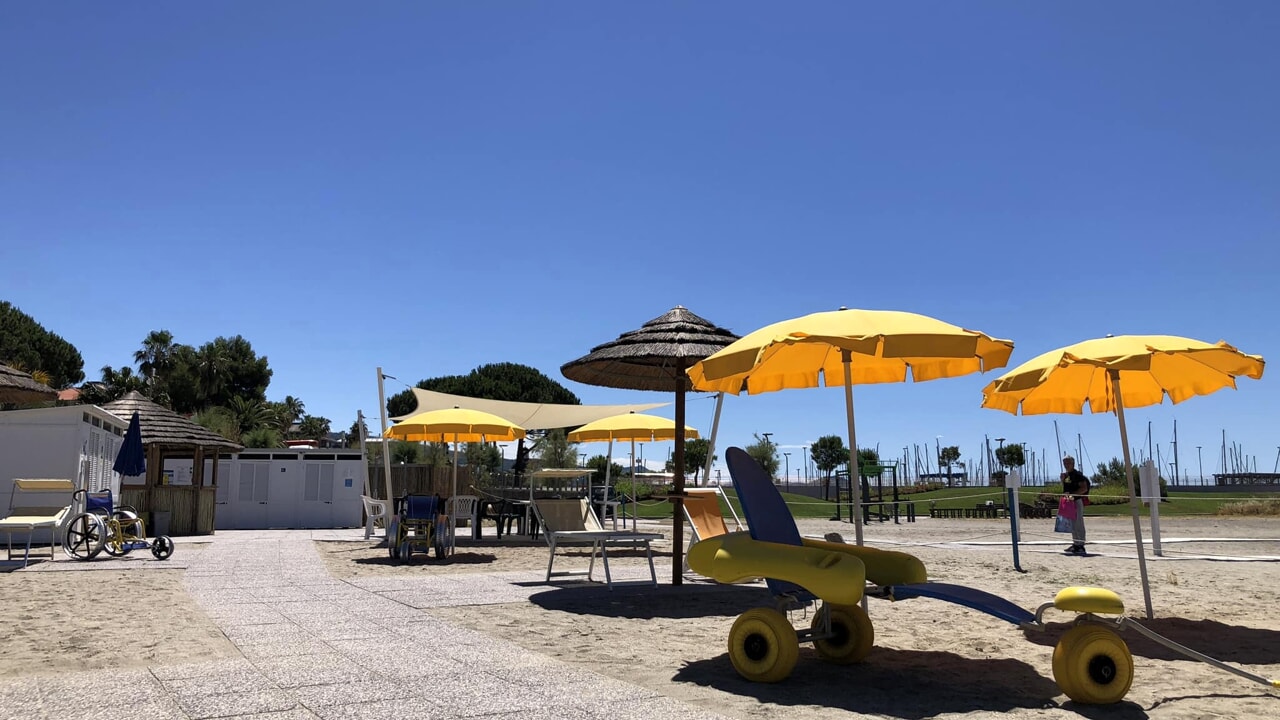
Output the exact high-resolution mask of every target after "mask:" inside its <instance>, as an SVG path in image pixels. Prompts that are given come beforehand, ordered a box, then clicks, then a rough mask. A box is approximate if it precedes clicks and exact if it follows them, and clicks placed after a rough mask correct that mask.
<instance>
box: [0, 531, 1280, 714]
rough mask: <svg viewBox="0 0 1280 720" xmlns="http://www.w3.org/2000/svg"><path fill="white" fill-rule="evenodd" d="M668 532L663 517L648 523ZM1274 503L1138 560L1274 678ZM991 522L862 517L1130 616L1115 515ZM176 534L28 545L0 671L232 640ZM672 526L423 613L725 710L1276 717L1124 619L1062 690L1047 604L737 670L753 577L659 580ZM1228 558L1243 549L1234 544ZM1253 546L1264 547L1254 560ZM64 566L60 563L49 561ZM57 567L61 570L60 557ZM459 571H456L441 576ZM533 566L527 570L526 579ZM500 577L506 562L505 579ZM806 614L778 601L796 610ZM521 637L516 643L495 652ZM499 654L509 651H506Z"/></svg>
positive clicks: (350, 546) (181, 653)
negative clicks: (55, 550) (1117, 667)
mask: <svg viewBox="0 0 1280 720" xmlns="http://www.w3.org/2000/svg"><path fill="white" fill-rule="evenodd" d="M652 528H654V529H658V530H662V531H666V532H669V530H670V528H669V527H663V526H660V525H655V526H652ZM1278 530H1280V521H1277V520H1276V519H1268V518H1253V519H1244V518H1209V517H1204V518H1173V519H1166V520H1165V521H1164V523H1163V533H1162V535H1163V538H1164V539H1165V542H1164V544H1163V554H1164V557H1163V558H1156V557H1151V558H1150V559H1149V564H1148V565H1149V570H1150V581H1151V590H1152V598H1153V605H1154V608H1155V619H1154V620H1150V621H1145V620H1144V621H1143V622H1144V624H1145V625H1147V626H1148V627H1150V628H1151V629H1153V630H1155V631H1157V632H1159V633H1161V634H1164V635H1166V636H1168V637H1170V638H1172V639H1174V640H1176V641H1178V642H1181V643H1184V644H1186V645H1188V646H1190V647H1192V648H1195V649H1197V650H1200V651H1202V652H1205V653H1207V654H1209V655H1211V656H1213V657H1216V658H1219V659H1222V660H1225V661H1227V662H1229V663H1233V664H1238V665H1241V666H1244V667H1246V668H1248V669H1250V670H1252V671H1254V672H1257V673H1260V674H1262V675H1266V676H1269V677H1277V676H1280V620H1278V619H1277V616H1276V614H1275V613H1274V612H1273V610H1274V607H1275V604H1276V601H1277V599H1280V561H1277V559H1280V532H1278ZM801 531H802V532H803V533H805V534H806V535H813V536H822V535H825V534H827V533H830V532H838V533H841V534H842V535H844V537H845V539H846V540H848V541H849V542H852V541H853V534H854V533H853V526H852V525H849V524H847V523H837V522H829V521H803V522H802V523H801ZM1008 535H1009V530H1008V525H1007V521H996V520H930V519H921V520H920V521H918V522H915V523H905V522H904V523H902V524H900V525H894V524H892V523H886V524H874V525H871V526H869V527H867V528H866V538H867V542H868V544H871V545H873V546H878V547H885V548H895V549H900V550H905V551H907V552H911V553H913V554H915V555H917V556H918V557H919V558H921V560H923V561H924V563H925V565H926V567H927V568H928V570H929V573H930V577H931V579H933V580H937V581H945V582H951V583H959V584H964V585H969V586H973V587H977V588H981V589H983V590H987V591H989V592H993V593H996V594H998V595H1001V596H1003V597H1005V598H1007V599H1009V600H1011V601H1013V602H1015V603H1017V604H1018V605H1020V606H1022V607H1024V608H1027V609H1031V610H1034V609H1035V608H1036V607H1037V606H1038V605H1039V604H1041V603H1043V602H1046V601H1049V600H1051V599H1052V597H1053V595H1054V593H1056V592H1057V591H1058V590H1059V589H1061V588H1062V587H1065V586H1069V585H1094V586H1102V587H1107V588H1111V589H1113V590H1116V591H1117V592H1119V593H1120V595H1121V596H1122V597H1123V598H1124V599H1125V601H1126V604H1127V608H1128V615H1129V616H1131V617H1134V618H1139V619H1141V618H1142V617H1143V615H1144V614H1145V613H1144V611H1143V601H1142V592H1141V586H1140V583H1139V580H1138V563H1137V561H1136V556H1135V554H1134V544H1133V540H1132V524H1131V522H1130V521H1129V520H1128V519H1126V518H1114V519H1111V518H1108V519H1101V518H1099V519H1091V524H1090V540H1091V547H1090V550H1091V552H1093V553H1094V554H1093V555H1091V556H1090V557H1084V558H1079V557H1069V556H1066V555H1064V554H1063V553H1062V552H1061V551H1062V549H1063V548H1064V547H1065V546H1066V545H1067V544H1068V543H1067V542H1066V540H1065V538H1064V537H1063V536H1060V535H1056V534H1054V533H1053V532H1051V529H1050V526H1049V525H1048V522H1047V521H1030V522H1028V523H1027V524H1026V525H1025V526H1024V532H1023V542H1024V543H1026V544H1025V545H1024V546H1022V548H1021V554H1020V564H1021V567H1022V570H1023V571H1024V572H1018V571H1016V570H1015V569H1014V568H1013V561H1012V556H1011V549H1010V547H1009V545H1008ZM201 547H202V546H201V545H199V544H191V543H184V544H181V545H180V546H179V551H178V553H176V554H175V560H178V561H179V562H177V563H174V564H172V565H169V566H167V567H162V566H160V565H159V564H158V563H148V562H145V561H143V562H135V563H133V564H124V563H122V561H108V562H109V563H112V566H111V567H110V569H102V570H81V569H80V568H84V567H86V566H90V565H93V563H88V564H83V565H79V566H78V567H77V566H76V565H72V566H67V565H66V564H65V563H60V562H59V563H42V564H37V565H33V566H32V568H30V569H28V570H23V571H17V572H10V573H6V574H0V627H4V628H5V634H6V638H5V643H4V647H5V652H4V653H0V678H4V679H12V678H19V677H24V676H29V675H41V674H52V673H66V672H68V671H72V670H78V669H88V668H92V667H99V666H101V665H102V664H104V663H113V664H115V665H117V666H119V667H142V666H146V667H150V668H152V669H153V671H154V668H156V667H165V666H174V665H182V664H185V663H191V662H196V661H206V660H211V659H217V658H220V657H227V658H239V657H240V651H239V650H238V649H237V648H236V646H235V645H233V644H232V643H231V642H230V641H229V640H228V639H227V637H226V636H225V635H224V634H223V633H222V631H220V630H219V629H218V628H217V626H216V625H215V624H214V623H212V622H211V621H210V620H209V618H208V617H206V616H205V615H204V614H203V612H202V611H201V609H200V607H199V606H198V605H197V604H196V603H195V602H193V600H192V599H191V598H190V597H188V595H187V593H186V591H184V588H183V579H182V578H183V572H184V571H183V569H182V565H181V562H180V561H181V560H182V559H183V558H184V557H186V558H188V559H190V558H193V557H194V555H192V554H193V553H199V552H201ZM314 547H315V548H316V550H317V551H318V554H319V556H320V558H321V560H322V561H323V563H324V567H325V569H327V571H328V572H329V574H330V575H331V576H333V577H334V578H336V579H339V580H345V581H349V582H355V583H359V582H360V581H362V580H368V579H370V578H402V579H412V578H415V577H417V578H424V579H429V578H431V577H435V576H438V575H442V574H447V575H451V576H463V575H493V574H496V575H498V576H499V577H502V576H503V575H504V574H510V575H513V576H519V578H520V581H521V582H526V583H527V582H529V576H530V573H533V574H535V576H537V574H540V573H541V572H544V571H545V569H546V562H547V547H546V545H545V543H543V542H541V541H537V542H529V541H525V542H520V543H509V542H505V541H504V542H503V543H502V544H498V543H496V542H493V541H492V540H484V541H480V542H476V541H471V540H466V541H464V543H463V544H462V545H461V546H460V547H459V548H458V550H457V553H456V554H455V555H454V556H452V557H451V558H448V559H445V560H435V559H429V558H422V559H419V558H418V557H416V556H415V560H414V562H413V563H411V564H408V565H405V564H397V563H393V562H391V561H390V558H389V557H388V556H387V552H386V549H385V548H384V547H379V546H377V545H376V544H375V542H374V541H372V540H370V541H367V542H366V541H345V542H315V543H314ZM670 550H671V548H670V543H669V542H666V543H662V544H656V545H655V551H656V552H655V556H656V557H655V561H656V562H657V563H658V565H659V567H658V576H659V580H660V583H661V585H660V587H658V588H656V589H655V588H652V587H627V588H619V589H617V590H615V591H614V592H612V593H610V592H607V591H605V590H604V589H603V588H602V587H600V586H599V584H593V585H591V586H590V587H585V586H586V585H587V584H586V583H582V582H571V583H556V584H553V585H547V586H545V589H541V588H539V589H536V590H535V591H534V592H533V594H532V596H531V597H530V598H529V600H528V601H522V602H504V603H501V604H457V605H453V606H447V607H432V608H428V609H423V610H420V611H415V612H420V613H422V614H423V615H429V616H431V617H433V618H437V619H441V620H445V621H448V622H451V623H455V624H457V625H460V626H462V627H465V628H469V629H471V630H474V631H477V632H480V633H484V634H485V635H487V636H489V637H492V638H495V639H499V640H504V641H507V642H509V643H511V644H512V646H513V647H516V648H521V649H523V650H524V651H527V653H529V654H530V656H534V655H537V656H545V657H549V658H554V659H556V660H559V661H563V662H566V663H571V664H574V665H577V666H581V667H583V668H585V669H589V670H592V671H595V672H597V673H601V674H604V675H606V676H609V677H612V678H615V679H618V680H622V681H625V682H628V683H632V684H634V685H637V686H640V687H641V688H645V689H647V690H650V691H652V692H655V693H659V694H661V695H664V696H667V697H670V698H673V699H676V700H679V701H681V702H684V703H688V704H690V705H692V706H696V707H698V708H701V709H704V710H707V711H712V712H716V713H719V714H721V715H724V716H728V717H733V718H744V719H745V718H765V717H788V718H802V719H805V720H808V719H814V720H816V719H817V718H845V717H848V718H853V717H868V716H879V717H895V718H908V719H916V718H932V717H984V716H987V715H990V714H994V713H1001V714H1004V715H1007V716H1010V717H1014V718H1041V717H1055V716H1061V717H1067V716H1073V715H1079V714H1086V715H1088V716H1090V717H1094V716H1097V717H1135V718H1137V717H1161V718H1202V717H1233V718H1243V717H1265V716H1276V715H1280V691H1275V690H1268V689H1267V688H1264V687H1262V686H1261V685H1257V684H1252V683H1249V682H1247V681H1245V680H1243V679H1240V678H1237V677H1235V676H1233V675H1230V674H1228V673H1226V672H1223V671H1221V670H1218V669H1215V668H1212V667H1210V666H1208V665H1205V664H1203V663H1197V662H1193V661H1191V660H1188V659H1184V658H1182V657H1181V656H1178V655H1176V654H1175V653H1173V652H1172V651H1170V650H1167V649H1165V648H1163V647H1161V646H1159V645H1157V644H1155V643H1152V642H1150V641H1148V640H1145V639H1143V638H1141V637H1138V636H1135V635H1133V634H1127V635H1126V640H1127V641H1128V642H1129V645H1130V648H1131V650H1132V652H1133V654H1134V661H1135V666H1136V668H1135V678H1134V682H1133V688H1132V690H1131V691H1130V692H1129V695H1128V697H1127V699H1126V701H1125V702H1123V703H1121V704H1119V705H1117V706H1112V707H1107V708H1098V709H1090V708H1089V707H1087V706H1081V705H1078V704H1076V703H1072V702H1070V701H1069V700H1068V699H1067V698H1066V696H1065V695H1064V694H1063V693H1062V692H1061V691H1060V690H1059V689H1058V687H1057V686H1056V684H1055V683H1054V681H1053V674H1052V669H1051V654H1052V649H1053V644H1054V643H1055V642H1056V640H1057V639H1058V637H1059V636H1060V634H1061V632H1062V631H1063V630H1064V629H1065V627H1066V626H1065V625H1064V623H1065V622H1067V621H1069V620H1070V619H1071V618H1072V616H1070V615H1068V614H1065V613H1059V612H1056V611H1052V610H1051V611H1049V614H1048V615H1046V619H1047V620H1049V621H1051V623H1052V625H1051V627H1050V628H1049V630H1048V631H1043V632H1040V631H1028V632H1023V631H1021V630H1019V629H1018V628H1017V627H1015V626H1013V625H1012V624H1010V623H1007V622H1004V621H1001V620H998V619H996V618H993V617H991V616H988V615H985V614H982V613H979V612H976V611H972V610H968V609H965V608H962V607H960V606H957V605H951V604H948V603H943V602H939V601H933V600H923V599H917V600H910V601H904V602H898V603H891V602H889V601H885V600H873V601H872V602H871V605H870V615H871V618H872V621H873V623H874V626H875V633H876V643H875V649H874V650H873V651H872V653H871V655H870V657H869V658H868V659H867V660H866V661H865V662H864V663H861V664H858V665H854V666H844V667H842V666H835V665H831V664H829V663H826V662H823V661H822V660H820V659H819V658H818V657H817V656H816V654H815V653H814V651H813V650H812V648H811V647H810V646H802V648H801V654H800V660H799V663H798V664H797V666H796V670H795V672H794V673H793V674H792V676H791V677H790V678H788V679H787V680H786V681H784V682H781V683H777V684H772V685H762V684H753V683H749V682H746V681H744V680H743V679H741V678H740V677H739V676H738V675H737V673H736V672H735V671H734V669H733V667H732V665H731V664H730V662H729V658H728V655H727V652H726V639H727V636H728V631H729V628H730V626H731V625H732V623H733V621H734V619H735V618H736V616H737V615H738V614H740V613H741V612H743V611H745V610H747V609H749V608H752V607H760V606H768V605H770V604H771V600H770V597H769V595H768V593H767V592H766V591H765V590H764V588H763V586H760V585H741V586H718V585H714V584H712V583H709V582H706V581H700V580H697V579H689V580H687V581H686V582H685V583H684V584H683V585H681V586H679V587H674V586H672V585H670V579H671V552H670ZM611 557H612V565H613V567H614V568H615V569H618V570H628V569H636V568H639V567H642V566H643V565H644V563H645V558H644V556H643V553H640V552H636V551H631V550H627V551H617V552H614V553H612V554H611ZM1243 558H1253V559H1252V560H1248V559H1243ZM1267 558H1269V559H1267ZM587 559H588V558H587V555H586V553H585V551H570V552H568V553H566V554H564V555H563V556H561V558H560V559H559V560H557V569H562V568H563V569H585V567H586V564H587ZM60 564H61V565H62V567H58V566H59V565H60ZM72 568H75V569H72ZM459 579H460V580H465V578H461V577H460V578H459ZM539 580H540V578H539ZM512 581H513V582H514V581H515V579H514V578H513V579H512ZM810 617H811V616H810V615H806V614H805V613H803V612H797V613H793V616H792V618H791V619H792V621H793V623H794V624H795V625H796V626H798V627H799V626H806V625H807V624H808V622H809V620H810ZM513 652H517V653H518V652H519V651H513ZM512 657H513V660H514V658H515V657H516V655H513V656H512Z"/></svg>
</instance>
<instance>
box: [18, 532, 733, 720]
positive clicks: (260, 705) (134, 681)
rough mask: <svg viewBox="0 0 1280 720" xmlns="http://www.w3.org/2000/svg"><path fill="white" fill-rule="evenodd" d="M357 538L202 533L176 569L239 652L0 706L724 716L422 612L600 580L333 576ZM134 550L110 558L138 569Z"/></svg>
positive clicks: (534, 575)
mask: <svg viewBox="0 0 1280 720" xmlns="http://www.w3.org/2000/svg"><path fill="white" fill-rule="evenodd" d="M362 534H363V533H362V531H361V530H359V529H356V530H345V531H342V530H340V531H233V532H223V531H220V532H219V533H218V536H217V537H216V538H215V539H214V540H213V541H212V542H209V539H208V538H203V539H202V540H204V541H206V542H208V547H205V548H203V549H202V551H201V552H199V553H191V554H190V561H189V564H187V565H185V566H183V567H178V565H177V564H176V563H172V562H170V563H169V564H168V565H166V566H165V567H167V568H169V569H176V570H181V571H182V572H183V573H184V575H183V582H184V586H185V587H186V589H187V591H188V592H189V593H191V595H192V597H193V598H194V599H195V600H196V602H197V603H198V604H199V605H200V606H201V607H202V609H203V610H204V611H205V612H206V614H207V615H208V617H209V618H210V620H211V621H212V622H213V623H215V624H216V625H217V626H218V627H219V628H220V629H221V630H222V631H223V633H224V634H225V635H226V636H227V638H228V639H229V640H230V641H231V642H232V643H234V644H235V645H236V646H237V647H238V648H239V650H240V651H241V653H242V655H243V657H240V658H227V659H220V660H216V661H209V662H197V663H190V664H186V665H172V666H157V667H153V668H150V669H145V670H128V671H113V670H112V669H110V668H103V669H94V670H88V671H82V672H78V673H75V674H66V675H60V676H40V677H35V678H18V679H14V680H10V681H3V680H0V709H2V710H3V712H0V715H5V716H13V717H21V718H34V719H37V720H44V719H45V718H48V719H49V720H55V719H56V720H78V719H80V718H98V717H101V718H104V719H105V718H110V719H111V720H118V719H119V718H121V717H131V718H148V719H150V718H157V719H158V720H166V719H167V718H174V719H175V720H204V719H205V718H218V719H219V720H221V719H223V718H233V719H236V720H316V719H317V718H324V719H326V720H327V719H330V718H332V719H334V720H339V719H341V720H345V719H348V718H377V719H378V720H385V718H388V717H392V718H396V719H397V720H407V719H409V718H430V719H432V720H436V719H445V718H473V717H484V718H486V720H488V719H499V720H502V719H506V718H511V719H512V720H514V719H515V718H519V719H520V720H539V719H541V718H547V719H551V718H554V719H556V720H627V719H628V718H633V717H634V718H637V720H639V719H640V718H644V720H665V719H667V718H671V719H673V720H685V719H686V718H687V719H690V720H692V719H693V718H714V717H719V716H717V715H716V714H714V713H710V712H706V711H704V710H701V709H699V708H696V707H693V706H689V705H686V704H683V703H680V702H677V701H675V700H672V699H670V698H665V697H662V696H661V695H660V694H659V693H656V692H654V691H651V690H648V689H645V688H641V687H639V686H635V685H631V684H629V683H625V682H622V681H619V680H615V679H612V678H608V677H604V676H601V675H598V674H596V673H593V672H591V671H589V670H586V669H583V668H580V667H577V666H573V665H569V664H566V663H563V662H560V661H557V660H554V659H552V658H549V657H546V656H543V655H539V654H537V653H533V652H529V651H527V650H525V649H523V648H521V647H518V646H516V645H513V644H511V643H508V642H505V641H502V640H498V639H495V638H492V637H490V636H488V635H485V634H484V633H481V632H476V631H474V630H471V629H469V628H464V627H461V626H458V625H454V624H452V623H449V622H447V621H445V620H442V619H439V618H435V617H432V616H431V615H429V614H427V613H426V612H424V611H423V610H424V609H425V608H432V607H445V606H449V605H478V604H494V603H511V602H527V601H528V600H529V598H530V597H531V596H533V595H535V594H538V593H542V592H546V591H547V590H548V589H549V588H551V587H581V588H582V591H583V592H588V593H594V592H601V593H603V592H606V591H604V590H603V586H602V585H600V584H599V583H595V584H591V585H586V584H584V583H561V582H557V583H553V584H551V585H548V584H547V583H546V582H544V580H543V578H544V577H545V576H544V573H542V572H535V571H519V572H504V573H489V574H482V573H476V574H458V575H447V576H446V575H434V576H433V575H426V576H423V577H415V578H361V579H355V580H351V581H342V580H337V579H335V578H333V577H331V576H330V575H329V574H328V572H327V570H326V569H325V567H324V564H323V562H322V560H321V558H320V556H319V553H318V552H317V550H316V548H315V547H314V544H313V543H314V540H316V539H326V540H352V539H361V540H362V537H361V536H362ZM179 552H181V548H179ZM136 560H138V559H136V558H125V559H123V560H119V561H116V560H113V561H110V563H124V564H123V565H117V567H121V568H124V567H127V569H129V570H134V569H141V568H143V567H144V566H143V565H141V564H139V563H138V562H136ZM142 562H146V561H145V560H143V561H142ZM152 562H153V564H154V565H156V566H159V565H160V563H159V561H152ZM108 564H109V563H96V562H95V563H77V564H76V565H79V566H82V567H85V568H94V569H97V568H104V567H106V566H107V565H108ZM146 567H147V568H148V569H151V568H152V566H146ZM668 570H669V568H668ZM602 577H603V576H601V578H602ZM647 577H648V571H647V568H630V567H629V568H621V569H619V570H618V571H617V572H615V573H614V578H615V580H628V579H647ZM573 591H576V590H573Z"/></svg>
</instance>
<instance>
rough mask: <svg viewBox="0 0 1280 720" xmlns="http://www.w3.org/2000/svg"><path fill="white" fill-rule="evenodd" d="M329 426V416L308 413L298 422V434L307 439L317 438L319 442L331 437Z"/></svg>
mask: <svg viewBox="0 0 1280 720" xmlns="http://www.w3.org/2000/svg"><path fill="white" fill-rule="evenodd" d="M329 426H330V421H329V418H327V417H320V416H318V415H307V416H306V417H304V418H302V422H301V423H299V424H298V434H299V435H301V436H302V437H303V438H304V439H306V440H315V441H316V443H317V444H319V443H320V442H321V441H323V440H325V439H327V438H328V437H329Z"/></svg>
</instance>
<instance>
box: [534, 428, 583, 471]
mask: <svg viewBox="0 0 1280 720" xmlns="http://www.w3.org/2000/svg"><path fill="white" fill-rule="evenodd" d="M534 449H535V450H537V451H538V461H539V464H540V466H541V467H544V468H571V467H577V466H578V444H577V443H571V442H569V439H568V436H567V434H566V433H565V431H564V430H563V429H556V430H550V431H548V432H547V433H546V434H545V435H543V436H542V438H541V439H540V440H539V441H538V443H537V445H536V446H535V448H534Z"/></svg>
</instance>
